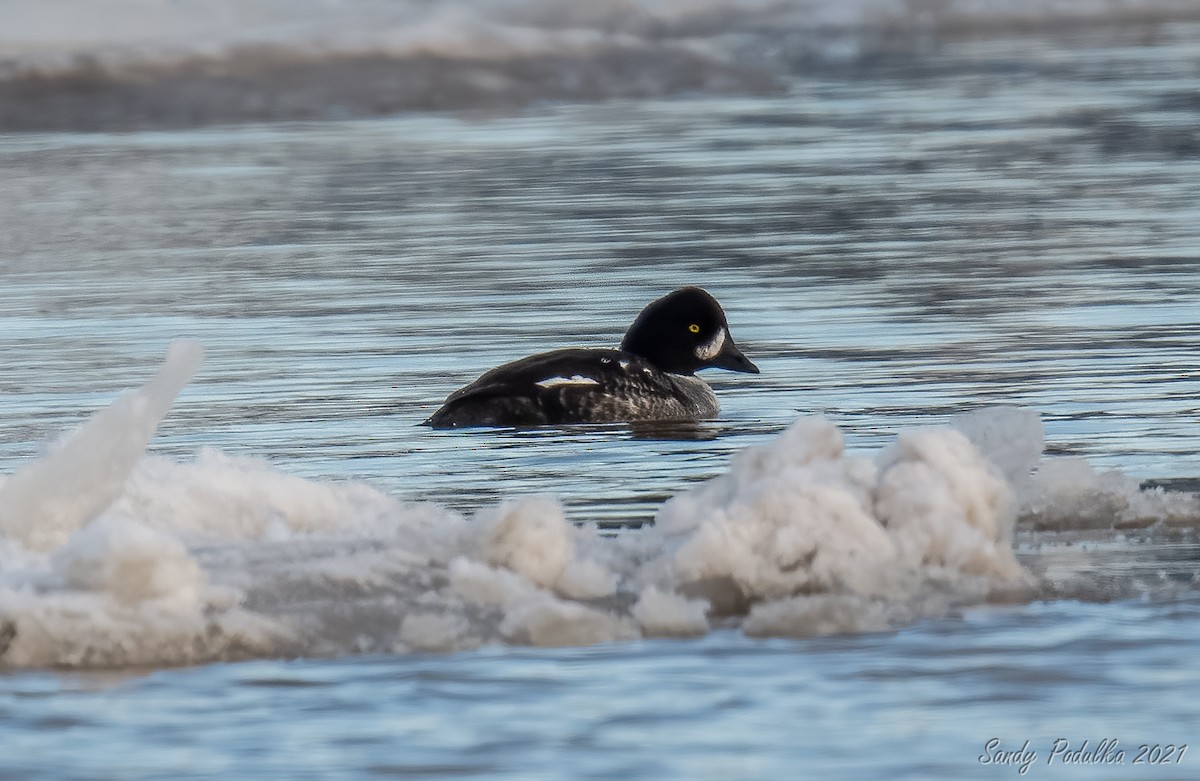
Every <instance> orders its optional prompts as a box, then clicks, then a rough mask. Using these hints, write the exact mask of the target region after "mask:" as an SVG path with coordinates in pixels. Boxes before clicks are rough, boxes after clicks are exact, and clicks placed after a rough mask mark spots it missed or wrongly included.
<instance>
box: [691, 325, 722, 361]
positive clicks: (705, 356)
mask: <svg viewBox="0 0 1200 781" xmlns="http://www.w3.org/2000/svg"><path fill="white" fill-rule="evenodd" d="M724 346H725V329H724V328H722V329H720V330H719V331H717V335H716V336H714V337H713V338H712V340H710V341H708V342H706V343H705V344H702V345H700V346H699V347H697V348H696V357H697V358H699V359H700V360H702V361H711V360H712V359H713V358H716V357H717V353H719V352H721V348H722V347H724Z"/></svg>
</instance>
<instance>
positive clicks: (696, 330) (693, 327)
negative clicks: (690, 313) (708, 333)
mask: <svg viewBox="0 0 1200 781" xmlns="http://www.w3.org/2000/svg"><path fill="white" fill-rule="evenodd" d="M688 330H689V331H691V332H692V333H694V334H698V333H700V326H698V325H696V324H695V323H692V324H691V325H689V326H688Z"/></svg>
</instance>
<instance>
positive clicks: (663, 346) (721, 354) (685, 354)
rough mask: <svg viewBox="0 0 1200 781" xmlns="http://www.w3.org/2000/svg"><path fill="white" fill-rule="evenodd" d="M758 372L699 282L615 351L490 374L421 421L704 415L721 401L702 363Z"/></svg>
mask: <svg viewBox="0 0 1200 781" xmlns="http://www.w3.org/2000/svg"><path fill="white" fill-rule="evenodd" d="M707 368H720V369H727V370H729V371H735V372H746V373H749V374H758V373H759V370H758V367H757V366H755V365H754V363H752V362H751V361H750V359H749V358H747V357H746V356H745V355H743V354H742V351H741V350H739V349H738V347H737V345H736V344H735V343H734V341H733V335H732V334H730V332H729V323H728V321H727V320H726V318H725V312H724V310H722V309H721V305H720V304H719V303H717V300H716V299H715V298H713V296H712V295H711V294H709V293H708V292H707V291H705V290H703V289H701V288H699V287H684V288H680V289H678V290H674V291H672V292H670V293H668V294H667V295H665V296H663V297H662V298H659V299H657V300H655V301H652V302H651V303H649V304H648V305H646V307H645V308H644V309H643V310H642V311H641V313H640V314H639V315H638V316H637V318H636V319H635V320H634V321H633V324H632V325H631V326H629V330H628V331H626V333H625V337H624V339H622V340H621V345H620V347H619V348H618V349H615V350H613V349H605V348H581V347H572V348H565V349H559V350H552V351H550V352H545V353H539V354H537V355H531V356H528V357H526V358H521V359H519V360H516V361H512V362H511V363H506V364H504V365H503V366H499V367H497V368H495V369H492V370H491V371H488V372H486V373H485V374H483V375H482V376H480V377H479V379H477V380H475V381H474V382H472V383H470V384H469V385H466V386H464V387H462V388H459V389H458V390H456V391H454V392H453V393H451V394H450V395H449V396H448V397H447V398H446V401H445V403H443V404H442V406H441V407H440V408H439V409H438V410H437V411H436V412H434V413H433V415H431V416H430V417H429V419H428V420H426V421H425V422H424V425H427V426H431V427H433V428H439V429H450V428H467V427H526V426H546V425H563V424H575V423H621V422H641V421H672V422H673V421H680V422H684V421H700V420H708V419H711V418H714V417H716V415H717V413H718V412H720V409H721V407H720V404H719V403H718V402H717V397H716V394H714V393H713V391H712V388H710V387H709V386H708V383H706V382H704V380H702V379H700V378H699V377H697V376H696V372H697V371H699V370H700V369H707Z"/></svg>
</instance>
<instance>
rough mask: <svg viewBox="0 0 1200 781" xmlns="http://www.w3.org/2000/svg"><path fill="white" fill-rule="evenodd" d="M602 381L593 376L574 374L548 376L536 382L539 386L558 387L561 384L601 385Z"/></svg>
mask: <svg viewBox="0 0 1200 781" xmlns="http://www.w3.org/2000/svg"><path fill="white" fill-rule="evenodd" d="M599 384H600V383H599V382H597V381H596V380H594V379H592V378H591V377H584V376H583V375H582V374H573V375H571V376H570V377H547V378H546V379H544V380H540V381H538V382H537V383H536V385H537V386H538V387H539V388H557V387H558V386H559V385H599Z"/></svg>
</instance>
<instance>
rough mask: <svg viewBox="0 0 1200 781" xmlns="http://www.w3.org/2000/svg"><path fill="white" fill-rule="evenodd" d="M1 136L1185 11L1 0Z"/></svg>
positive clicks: (1139, 0)
mask: <svg viewBox="0 0 1200 781" xmlns="http://www.w3.org/2000/svg"><path fill="white" fill-rule="evenodd" d="M0 14H2V15H3V17H4V18H3V22H4V24H3V25H0V28H2V29H4V30H5V33H4V34H3V38H0V130H10V131H11V130H38V129H72V130H97V129H129V128H137V127H146V126H154V127H163V126H165V127H175V126H192V125H203V124H212V123H222V122H234V121H270V120H297V119H331V118H332V119H340V118H346V117H359V116H372V115H383V114H392V113H396V112H402V111H423V110H453V109H490V110H509V109H512V108H514V107H520V106H525V105H529V104H531V103H537V102H544V101H560V100H569V101H591V100H602V99H610V98H621V97H643V98H644V97H657V96H667V95H676V94H680V93H722V94H729V93H733V94H760V93H764V92H772V91H779V90H783V89H785V88H786V84H787V80H788V76H789V74H790V73H791V72H793V71H795V70H796V69H797V68H799V67H803V68H813V67H819V66H820V64H821V63H826V64H828V63H845V62H847V61H851V62H866V61H872V60H878V59H880V58H883V59H887V58H889V57H892V56H895V55H896V54H897V53H906V52H907V53H910V54H911V53H914V52H916V53H921V52H924V51H927V50H928V49H929V48H930V46H933V45H936V44H937V42H938V41H941V40H945V39H953V38H955V37H961V36H979V35H995V34H1004V35H1008V34H1012V33H1013V32H1031V31H1032V32H1051V33H1056V32H1064V31H1076V30H1078V29H1079V28H1080V27H1081V26H1082V27H1096V26H1108V27H1112V28H1114V29H1122V30H1124V29H1126V28H1127V27H1128V26H1129V25H1131V24H1133V23H1138V24H1143V25H1155V24H1161V23H1163V22H1169V21H1172V20H1178V19H1192V20H1194V19H1197V18H1200V8H1198V7H1197V6H1196V4H1195V3H1193V2H1191V0H1113V1H1112V2H1106V3H1074V2H1052V3H1047V2H1042V1H1041V0H1007V2H1002V3H985V2H978V0H856V1H853V2H848V1H843V0H836V1H835V0H790V2H778V1H775V2H768V0H637V1H633V2H631V1H630V0H609V2H596V3H588V4H580V3H576V2H573V0H510V1H509V2H504V3H492V2H483V0H475V2H470V1H468V0H458V1H457V2H451V1H450V0H442V1H441V2H383V0H356V2H348V3H336V4H330V3H326V2H322V1H321V0H297V1H296V2H292V3H284V2H281V1H280V0H251V2H238V1H237V0H207V2H205V3H202V4H186V3H169V2H163V1H162V0H103V1H102V2H95V1H94V0H55V2H51V3H46V2H37V1H36V0H6V2H5V3H4V4H3V5H0Z"/></svg>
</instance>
